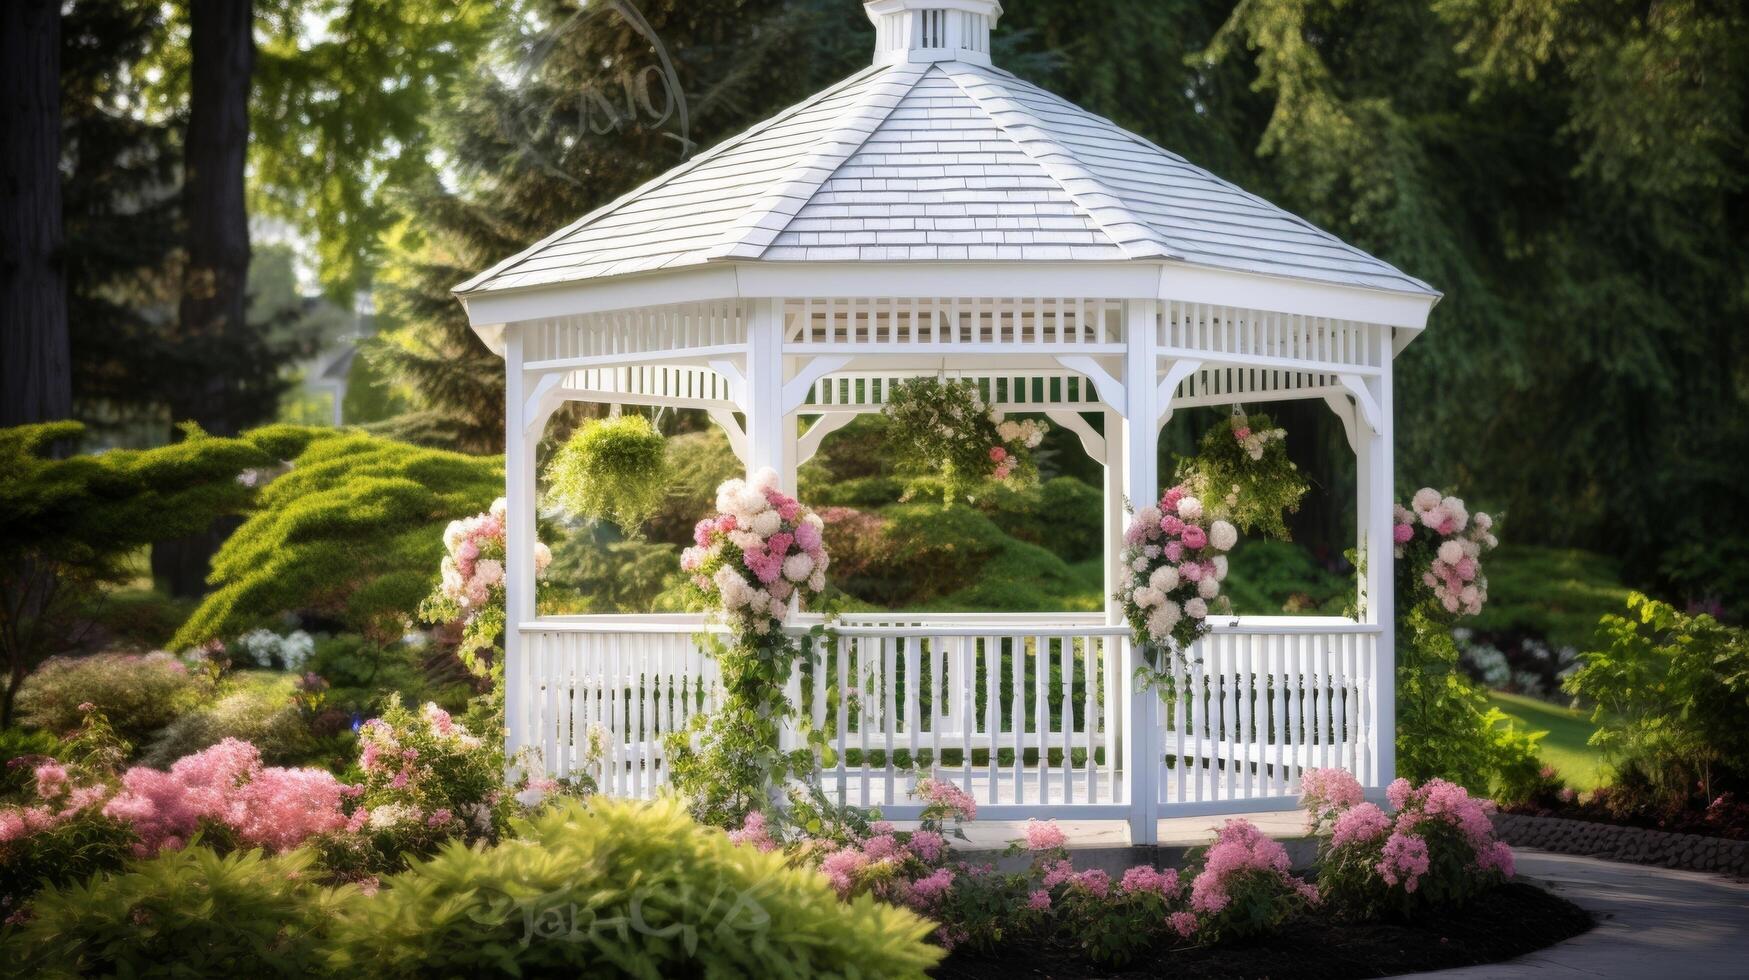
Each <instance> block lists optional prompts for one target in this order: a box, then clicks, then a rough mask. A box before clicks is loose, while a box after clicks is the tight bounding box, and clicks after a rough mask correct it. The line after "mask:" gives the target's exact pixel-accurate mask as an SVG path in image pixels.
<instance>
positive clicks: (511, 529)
mask: <svg viewBox="0 0 1749 980" xmlns="http://www.w3.org/2000/svg"><path fill="white" fill-rule="evenodd" d="M522 364H523V356H522V330H521V328H520V327H518V326H517V325H515V324H512V325H510V326H508V327H506V328H505V332H504V497H505V502H506V504H507V505H508V507H507V509H506V512H505V519H504V543H505V548H504V550H505V562H504V608H505V627H504V725H505V728H506V730H507V742H506V748H507V752H508V754H509V755H511V756H512V757H514V755H515V753H516V751H517V750H518V749H520V748H521V747H522V746H524V745H526V744H530V743H531V742H532V741H533V739H532V737H531V736H532V733H531V732H530V731H529V730H528V707H529V704H530V699H531V698H532V697H533V692H532V691H531V690H530V685H531V684H532V677H531V675H530V674H529V672H528V665H527V664H526V663H525V662H524V660H523V649H522V635H521V632H520V630H519V629H518V627H519V626H520V625H521V624H522V623H523V622H526V621H528V620H531V619H533V618H534V615H535V604H534V542H535V473H534V455H535V453H534V450H535V446H536V445H537V444H538V443H539V441H540V436H541V434H540V433H539V432H530V431H528V421H529V419H528V416H527V414H526V407H527V398H528V389H529V385H528V378H527V374H526V373H525V372H524V370H523V367H522Z"/></svg>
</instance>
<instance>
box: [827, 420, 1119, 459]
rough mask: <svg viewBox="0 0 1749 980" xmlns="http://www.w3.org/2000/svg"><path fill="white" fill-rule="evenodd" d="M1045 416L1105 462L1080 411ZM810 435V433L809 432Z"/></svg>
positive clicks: (1100, 443)
mask: <svg viewBox="0 0 1749 980" xmlns="http://www.w3.org/2000/svg"><path fill="white" fill-rule="evenodd" d="M1045 417H1046V418H1048V419H1050V420H1051V421H1052V422H1055V423H1057V424H1058V425H1060V426H1062V427H1063V428H1065V429H1068V430H1069V431H1070V432H1073V433H1075V434H1076V435H1078V436H1080V437H1081V448H1082V449H1083V450H1085V451H1086V452H1087V455H1089V456H1091V457H1093V459H1094V460H1095V461H1096V462H1100V463H1103V462H1105V437H1104V436H1102V435H1100V434H1099V433H1097V432H1095V431H1093V426H1092V425H1091V424H1090V423H1089V422H1088V421H1087V417H1086V416H1084V415H1082V414H1081V413H1080V412H1074V411H1070V410H1068V409H1056V410H1053V411H1049V412H1046V413H1045ZM809 434H810V435H812V433H811V432H810V433H809Z"/></svg>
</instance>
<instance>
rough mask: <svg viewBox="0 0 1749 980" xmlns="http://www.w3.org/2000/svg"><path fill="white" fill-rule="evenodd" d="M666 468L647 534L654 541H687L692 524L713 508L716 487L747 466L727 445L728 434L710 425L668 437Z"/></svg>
mask: <svg viewBox="0 0 1749 980" xmlns="http://www.w3.org/2000/svg"><path fill="white" fill-rule="evenodd" d="M668 468H669V472H670V473H671V474H672V478H671V480H670V482H669V484H668V497H667V500H666V501H665V502H664V503H663V505H662V507H661V509H660V510H658V511H657V512H656V513H655V515H654V516H652V517H651V518H650V520H649V522H648V525H649V535H650V537H651V538H652V539H654V540H657V541H667V542H670V543H673V544H681V545H690V544H692V526H693V525H694V524H697V523H698V520H699V518H701V517H703V516H705V515H706V514H710V513H714V512H715V510H716V500H717V487H718V486H720V485H722V483H723V481H725V480H731V479H734V478H736V477H741V476H746V475H747V467H746V466H745V465H744V464H742V462H741V460H740V459H738V458H737V457H736V456H735V451H734V450H733V449H730V448H729V437H728V436H726V435H724V434H723V430H721V429H718V428H714V427H713V428H711V429H707V430H705V431H703V432H687V433H684V434H681V435H677V436H673V437H670V438H669V440H668Z"/></svg>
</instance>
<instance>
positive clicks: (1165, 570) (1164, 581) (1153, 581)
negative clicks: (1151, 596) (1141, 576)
mask: <svg viewBox="0 0 1749 980" xmlns="http://www.w3.org/2000/svg"><path fill="white" fill-rule="evenodd" d="M1148 584H1149V585H1150V586H1152V587H1154V588H1155V589H1157V590H1159V591H1160V592H1171V591H1172V590H1173V589H1176V588H1178V569H1176V568H1173V567H1172V566H1171V565H1161V566H1160V567H1159V568H1156V569H1154V571H1153V573H1152V574H1151V575H1149V576H1148Z"/></svg>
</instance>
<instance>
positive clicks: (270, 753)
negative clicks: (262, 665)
mask: <svg viewBox="0 0 1749 980" xmlns="http://www.w3.org/2000/svg"><path fill="white" fill-rule="evenodd" d="M297 683H298V679H297V677H296V676H295V675H292V674H282V673H276V672H271V671H258V670H247V671H241V672H238V673H236V674H232V675H231V676H230V677H227V678H225V680H224V681H222V682H221V683H220V684H219V687H218V690H217V691H215V692H214V694H213V698H212V700H211V701H209V702H208V703H206V704H203V705H201V706H200V707H199V708H196V709H194V710H193V711H190V712H188V713H187V714H185V715H183V716H182V717H180V718H177V719H176V720H175V721H173V722H171V723H170V725H169V726H168V727H166V728H165V729H164V730H163V731H161V732H159V733H158V735H157V736H156V737H155V738H153V739H152V741H151V742H150V743H149V744H148V745H147V746H146V750H145V752H144V754H143V756H142V761H144V762H145V763H146V765H149V766H153V767H156V768H158V769H168V768H169V767H170V764H171V763H173V762H175V761H176V760H177V759H180V758H182V757H183V756H186V755H193V754H194V753H196V752H199V751H200V750H202V749H204V748H207V747H209V746H213V745H217V744H219V743H220V742H222V741H224V740H225V739H227V738H234V739H238V740H240V741H244V742H250V743H253V744H254V746H255V747H256V748H257V749H260V750H261V760H262V761H263V762H265V763H267V764H268V765H287V764H291V763H297V762H303V761H305V760H307V759H308V758H309V757H310V755H311V753H312V752H314V751H315V749H316V743H315V739H314V737H313V736H312V735H311V734H310V726H309V724H308V722H307V721H306V720H305V718H304V715H303V712H302V710H300V709H299V707H298V705H297V703H296V701H295V700H294V698H295V696H296V693H297Z"/></svg>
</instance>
